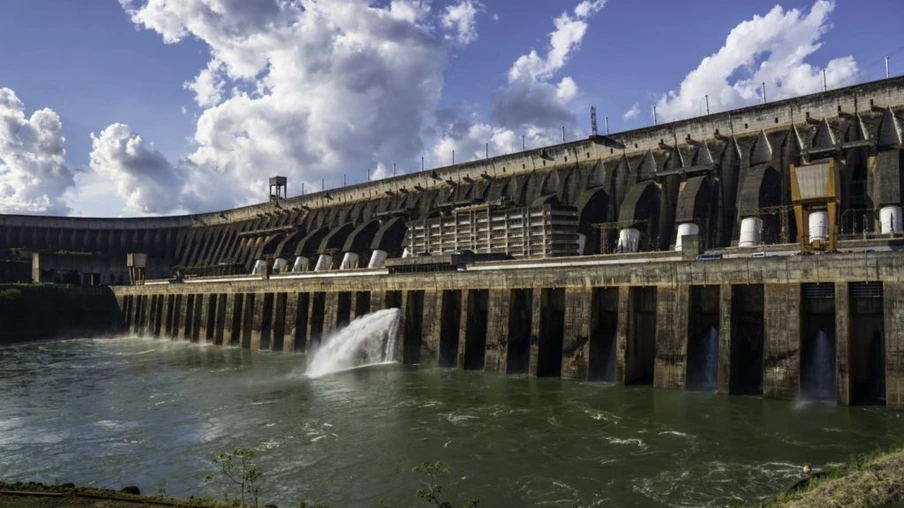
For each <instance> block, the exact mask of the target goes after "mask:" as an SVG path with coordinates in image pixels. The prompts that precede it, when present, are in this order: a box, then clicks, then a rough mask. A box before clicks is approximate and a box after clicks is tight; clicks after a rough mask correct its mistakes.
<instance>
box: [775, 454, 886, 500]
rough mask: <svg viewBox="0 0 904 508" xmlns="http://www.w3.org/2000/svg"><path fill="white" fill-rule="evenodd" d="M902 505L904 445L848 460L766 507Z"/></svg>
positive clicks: (777, 498) (782, 495)
mask: <svg viewBox="0 0 904 508" xmlns="http://www.w3.org/2000/svg"><path fill="white" fill-rule="evenodd" d="M899 502H904V445H899V446H897V447H896V448H894V449H891V450H883V451H879V452H876V453H873V454H871V455H868V456H858V457H854V458H852V459H851V461H850V463H849V464H847V465H846V466H844V467H842V468H839V469H836V470H832V471H827V472H826V474H825V475H824V476H822V477H820V478H813V479H811V480H810V481H809V482H806V483H805V484H803V485H800V486H799V488H797V489H793V490H792V491H790V492H786V493H783V494H780V495H779V496H777V497H776V498H775V499H774V500H773V501H771V502H769V503H767V504H765V505H764V506H766V507H770V508H772V507H781V508H804V507H813V506H816V507H819V508H836V507H837V508H842V507H843V508H860V507H864V508H866V507H872V506H887V505H890V504H892V503H899Z"/></svg>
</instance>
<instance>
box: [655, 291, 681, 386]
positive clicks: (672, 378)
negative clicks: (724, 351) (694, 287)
mask: <svg viewBox="0 0 904 508" xmlns="http://www.w3.org/2000/svg"><path fill="white" fill-rule="evenodd" d="M689 292H690V286H671V287H670V286H666V287H660V288H659V290H658V291H657V295H656V302H657V305H656V364H655V366H654V369H655V370H654V373H653V386H655V387H656V388H669V389H676V390H680V389H683V388H684V382H685V374H686V372H687V340H688V334H687V330H688V305H689V303H688V297H689Z"/></svg>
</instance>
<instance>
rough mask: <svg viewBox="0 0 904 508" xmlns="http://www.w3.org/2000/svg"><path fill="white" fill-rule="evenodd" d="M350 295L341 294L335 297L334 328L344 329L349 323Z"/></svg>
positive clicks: (350, 311)
mask: <svg viewBox="0 0 904 508" xmlns="http://www.w3.org/2000/svg"><path fill="white" fill-rule="evenodd" d="M351 313H352V294H351V293H347V292H343V293H339V294H338V295H337V296H336V328H337V329H339V328H345V327H346V326H348V323H349V322H350V321H351Z"/></svg>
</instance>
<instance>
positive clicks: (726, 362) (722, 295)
mask: <svg viewBox="0 0 904 508" xmlns="http://www.w3.org/2000/svg"><path fill="white" fill-rule="evenodd" d="M731 304H732V302H731V284H721V285H720V286H719V380H718V389H717V391H718V393H719V394H720V395H728V394H729V392H730V391H731V336H732V332H731V326H732V319H731V315H732V314H731Z"/></svg>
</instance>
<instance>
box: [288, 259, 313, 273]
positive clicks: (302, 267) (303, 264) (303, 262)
mask: <svg viewBox="0 0 904 508" xmlns="http://www.w3.org/2000/svg"><path fill="white" fill-rule="evenodd" d="M310 265H311V260H310V259H308V258H306V257H304V256H298V257H297V258H295V264H294V265H292V271H293V272H306V271H308V266H310Z"/></svg>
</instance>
